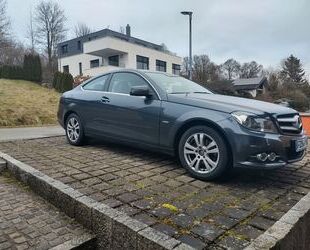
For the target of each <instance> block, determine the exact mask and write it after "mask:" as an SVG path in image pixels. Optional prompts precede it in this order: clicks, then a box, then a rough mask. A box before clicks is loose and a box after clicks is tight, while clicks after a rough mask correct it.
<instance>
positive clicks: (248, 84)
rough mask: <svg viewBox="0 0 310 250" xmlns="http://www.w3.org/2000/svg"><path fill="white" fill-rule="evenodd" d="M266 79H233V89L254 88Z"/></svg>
mask: <svg viewBox="0 0 310 250" xmlns="http://www.w3.org/2000/svg"><path fill="white" fill-rule="evenodd" d="M267 83H268V80H267V78H266V77H255V78H241V79H236V80H234V81H233V85H234V89H235V90H254V89H258V88H261V87H262V86H263V85H266V84H267Z"/></svg>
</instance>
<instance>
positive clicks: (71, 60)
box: [58, 54, 102, 76]
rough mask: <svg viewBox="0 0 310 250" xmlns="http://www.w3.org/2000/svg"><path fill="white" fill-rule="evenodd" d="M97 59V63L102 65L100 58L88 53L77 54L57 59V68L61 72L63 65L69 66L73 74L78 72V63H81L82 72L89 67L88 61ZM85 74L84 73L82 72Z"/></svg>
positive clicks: (75, 74)
mask: <svg viewBox="0 0 310 250" xmlns="http://www.w3.org/2000/svg"><path fill="white" fill-rule="evenodd" d="M95 59H99V65H102V58H101V57H98V56H93V55H88V54H78V55H73V56H68V57H64V58H60V59H58V70H59V71H61V72H63V66H66V65H68V66H69V72H70V74H71V75H73V76H77V75H79V74H80V69H79V63H82V72H83V74H84V72H85V71H86V70H87V69H90V61H91V60H95ZM84 75H85V74H84Z"/></svg>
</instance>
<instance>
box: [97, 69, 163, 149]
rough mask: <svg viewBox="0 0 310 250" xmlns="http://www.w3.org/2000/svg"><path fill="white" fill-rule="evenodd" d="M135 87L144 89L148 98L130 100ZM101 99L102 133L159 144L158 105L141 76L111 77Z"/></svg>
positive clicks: (118, 73)
mask: <svg viewBox="0 0 310 250" xmlns="http://www.w3.org/2000/svg"><path fill="white" fill-rule="evenodd" d="M135 86H147V87H148V88H149V89H150V91H151V93H152V96H150V97H144V96H131V95H130V90H131V88H132V87H135ZM103 98H105V100H106V102H105V103H104V107H103V109H104V112H103V113H101V114H102V116H103V117H102V119H101V121H103V124H102V127H104V130H105V132H107V133H108V134H109V135H112V136H114V137H119V138H122V139H127V140H134V141H140V142H143V143H147V144H153V145H157V144H158V143H159V117H160V112H161V101H160V100H159V97H158V96H157V94H156V93H155V92H154V90H153V88H152V87H151V85H150V84H149V83H148V82H147V81H146V80H145V79H144V78H143V77H142V76H140V75H138V74H136V73H132V72H117V73H114V74H113V75H112V76H111V80H110V84H109V89H108V92H107V93H105V95H104V97H103Z"/></svg>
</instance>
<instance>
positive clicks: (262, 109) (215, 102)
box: [168, 93, 297, 115]
mask: <svg viewBox="0 0 310 250" xmlns="http://www.w3.org/2000/svg"><path fill="white" fill-rule="evenodd" d="M168 101H169V102H174V103H180V104H185V105H192V106H196V107H200V108H207V109H213V110H218V111H222V112H225V113H231V112H233V111H246V112H251V113H255V114H265V113H268V114H271V115H279V114H291V113H297V111H296V110H294V109H291V108H287V107H283V106H280V105H277V104H272V103H269V102H263V101H257V100H253V99H248V98H241V97H234V96H226V95H218V94H205V93H203V94H198V93H188V94H169V95H168Z"/></svg>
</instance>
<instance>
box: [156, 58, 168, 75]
mask: <svg viewBox="0 0 310 250" xmlns="http://www.w3.org/2000/svg"><path fill="white" fill-rule="evenodd" d="M156 70H157V71H163V72H166V71H167V63H166V62H164V61H160V60H156Z"/></svg>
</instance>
